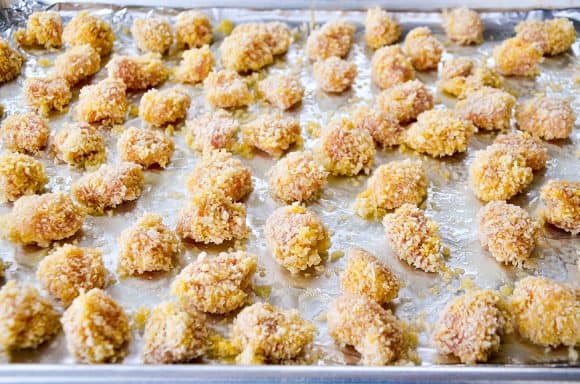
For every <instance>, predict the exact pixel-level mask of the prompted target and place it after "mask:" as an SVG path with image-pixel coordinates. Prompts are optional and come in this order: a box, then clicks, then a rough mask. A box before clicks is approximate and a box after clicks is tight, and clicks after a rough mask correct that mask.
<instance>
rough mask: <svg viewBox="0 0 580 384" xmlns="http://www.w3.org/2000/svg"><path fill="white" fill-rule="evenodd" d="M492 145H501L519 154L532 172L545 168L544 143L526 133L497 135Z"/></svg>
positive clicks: (546, 154) (514, 132) (546, 153)
mask: <svg viewBox="0 0 580 384" xmlns="http://www.w3.org/2000/svg"><path fill="white" fill-rule="evenodd" d="M493 143H494V144H503V145H507V146H508V147H510V148H511V149H512V150H513V151H516V152H518V153H520V154H521V155H522V156H523V157H524V158H525V159H526V165H527V166H528V167H530V168H532V170H534V171H539V170H541V169H544V168H546V162H547V161H548V158H549V156H548V148H546V146H545V145H544V143H543V142H542V141H541V140H540V139H538V138H535V137H533V136H532V135H530V134H529V133H527V132H522V131H513V132H510V133H507V134H504V135H498V136H497V137H496V138H495V140H494V141H493Z"/></svg>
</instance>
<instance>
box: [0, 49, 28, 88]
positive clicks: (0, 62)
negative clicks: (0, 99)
mask: <svg viewBox="0 0 580 384" xmlns="http://www.w3.org/2000/svg"><path fill="white" fill-rule="evenodd" d="M22 64H24V56H22V55H21V54H20V53H19V52H18V51H16V50H15V49H12V48H11V47H10V45H9V44H8V41H7V40H5V39H3V38H1V37H0V84H2V83H5V82H7V81H10V80H13V79H15V78H16V77H18V75H20V72H21V71H22Z"/></svg>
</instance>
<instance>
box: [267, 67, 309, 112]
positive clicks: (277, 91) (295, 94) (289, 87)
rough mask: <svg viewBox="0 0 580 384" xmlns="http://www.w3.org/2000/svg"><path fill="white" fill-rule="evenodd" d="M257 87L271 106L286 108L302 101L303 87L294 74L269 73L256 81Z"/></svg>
mask: <svg viewBox="0 0 580 384" xmlns="http://www.w3.org/2000/svg"><path fill="white" fill-rule="evenodd" d="M258 89H259V90H260V92H261V93H262V94H263V95H264V98H265V99H266V100H267V101H268V102H269V103H270V104H272V105H273V106H275V107H277V108H280V109H282V110H287V109H290V108H292V107H293V106H295V105H296V104H298V103H300V102H301V101H302V97H304V87H303V86H302V84H300V80H299V79H298V78H297V77H295V76H289V75H269V76H268V77H267V78H265V79H264V80H262V81H260V82H259V83H258Z"/></svg>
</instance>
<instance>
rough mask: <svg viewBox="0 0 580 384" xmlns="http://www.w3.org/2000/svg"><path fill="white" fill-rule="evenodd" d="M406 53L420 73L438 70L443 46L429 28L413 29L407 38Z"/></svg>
mask: <svg viewBox="0 0 580 384" xmlns="http://www.w3.org/2000/svg"><path fill="white" fill-rule="evenodd" d="M404 46H405V53H407V56H408V57H409V59H410V60H411V63H412V64H413V67H415V69H416V70H418V71H427V70H430V69H437V64H439V60H441V55H442V54H443V45H442V44H441V43H440V42H439V40H437V38H436V37H435V36H433V34H432V33H431V30H430V29H429V28H428V27H417V28H413V29H412V30H411V31H409V33H407V36H405V42H404Z"/></svg>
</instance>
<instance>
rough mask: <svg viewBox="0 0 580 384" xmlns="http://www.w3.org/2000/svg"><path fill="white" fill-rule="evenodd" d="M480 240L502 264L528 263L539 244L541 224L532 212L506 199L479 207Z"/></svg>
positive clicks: (518, 264)
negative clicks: (531, 214) (507, 201)
mask: <svg viewBox="0 0 580 384" xmlns="http://www.w3.org/2000/svg"><path fill="white" fill-rule="evenodd" d="M477 218H478V221H479V239H480V241H481V246H482V247H484V248H487V249H488V250H489V252H490V253H491V255H492V256H493V257H494V258H495V259H496V260H497V261H499V262H500V263H503V264H512V265H515V266H517V267H522V266H524V263H525V262H526V260H527V259H529V258H530V256H531V254H532V251H533V250H534V248H535V247H536V242H537V240H538V236H539V232H540V224H539V223H538V222H537V221H536V220H534V219H533V218H532V217H531V216H530V215H529V214H528V212H526V211H525V210H524V209H522V208H520V207H518V206H517V205H512V204H508V203H506V202H505V201H492V202H490V203H489V204H487V205H486V206H485V207H483V208H481V209H480V210H479V213H478V215H477Z"/></svg>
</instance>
